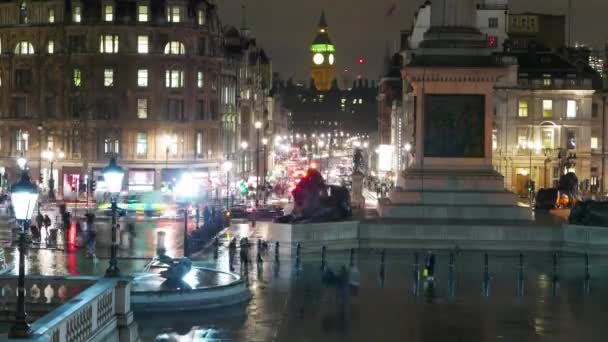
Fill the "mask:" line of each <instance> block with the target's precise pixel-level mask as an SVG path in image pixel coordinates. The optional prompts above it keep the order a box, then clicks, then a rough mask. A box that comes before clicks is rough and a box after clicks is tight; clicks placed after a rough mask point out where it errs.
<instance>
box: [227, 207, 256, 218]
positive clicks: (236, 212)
mask: <svg viewBox="0 0 608 342" xmlns="http://www.w3.org/2000/svg"><path fill="white" fill-rule="evenodd" d="M247 209H251V208H247V206H244V205H240V204H238V205H233V206H232V207H230V217H231V218H233V219H234V218H237V219H238V218H248V217H249V212H248V211H247Z"/></svg>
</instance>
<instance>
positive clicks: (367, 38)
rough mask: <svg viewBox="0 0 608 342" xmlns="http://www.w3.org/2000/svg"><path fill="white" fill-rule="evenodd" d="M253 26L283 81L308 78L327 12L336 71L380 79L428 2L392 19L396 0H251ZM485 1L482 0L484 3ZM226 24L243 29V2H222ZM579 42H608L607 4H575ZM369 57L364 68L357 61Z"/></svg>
mask: <svg viewBox="0 0 608 342" xmlns="http://www.w3.org/2000/svg"><path fill="white" fill-rule="evenodd" d="M246 1H247V18H248V24H249V25H248V26H249V27H250V28H251V29H252V31H253V34H254V35H255V36H256V38H257V40H258V42H259V44H260V45H261V46H262V47H263V48H264V49H266V51H267V52H268V54H269V55H270V57H271V59H272V61H273V67H274V70H275V71H278V72H280V73H281V74H282V75H283V77H284V78H288V77H290V76H293V77H294V78H295V79H296V80H303V81H306V80H308V72H309V55H308V47H309V45H310V43H311V42H312V40H313V38H314V36H315V29H316V25H317V22H318V19H319V15H320V13H321V10H322V9H325V12H326V16H327V21H328V24H329V34H330V37H331V39H332V41H333V43H334V44H335V45H336V49H337V62H336V64H337V69H336V70H337V71H336V73H337V74H338V72H340V73H343V72H344V69H348V70H349V72H350V73H351V74H352V75H351V78H352V77H354V76H356V75H357V74H359V73H362V74H363V75H364V76H366V77H369V78H374V79H375V78H377V77H378V75H379V73H380V67H381V65H382V60H383V56H384V51H385V49H386V46H387V44H388V45H389V47H390V48H391V49H392V48H393V46H395V44H397V42H398V39H399V32H400V31H401V30H402V29H409V28H410V26H411V24H412V20H413V15H414V12H415V11H416V10H417V9H418V7H419V6H420V5H421V4H422V3H423V2H424V0H399V1H397V2H396V4H397V8H396V10H395V11H394V12H393V14H392V16H389V17H387V16H386V14H387V11H388V10H389V8H390V7H391V4H393V3H395V0H287V1H286V0H246ZM480 1H481V0H480ZM217 3H218V5H219V8H220V16H221V19H222V22H223V24H224V25H227V24H230V25H236V26H237V27H238V26H239V23H240V18H241V0H219V1H217ZM511 3H512V12H514V13H520V12H526V11H531V12H543V13H550V14H565V13H566V11H567V6H568V0H511ZM572 3H573V16H574V29H573V31H574V35H573V36H574V41H577V42H581V43H585V44H587V45H592V46H595V47H602V46H603V42H604V40H606V39H608V21H607V20H606V13H608V0H573V1H572ZM359 56H365V58H366V64H365V65H364V67H363V69H362V70H360V68H359V67H358V65H357V63H356V61H357V59H358V57H359Z"/></svg>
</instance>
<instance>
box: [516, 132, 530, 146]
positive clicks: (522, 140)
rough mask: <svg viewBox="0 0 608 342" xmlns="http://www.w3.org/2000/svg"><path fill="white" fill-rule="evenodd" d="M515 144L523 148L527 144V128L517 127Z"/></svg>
mask: <svg viewBox="0 0 608 342" xmlns="http://www.w3.org/2000/svg"><path fill="white" fill-rule="evenodd" d="M517 146H518V147H520V148H522V147H523V148H525V147H526V146H528V128H526V127H518V128H517Z"/></svg>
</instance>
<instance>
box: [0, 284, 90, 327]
mask: <svg viewBox="0 0 608 342" xmlns="http://www.w3.org/2000/svg"><path fill="white" fill-rule="evenodd" d="M97 280H98V278H97V277H80V276H78V277H57V276H30V275H28V276H27V277H26V278H25V289H26V301H25V303H26V306H27V308H28V309H27V310H28V314H29V315H30V316H33V317H41V316H42V315H45V314H47V313H48V312H50V311H52V310H53V309H55V308H57V307H58V306H59V305H61V304H63V303H65V302H67V301H68V300H70V299H71V298H73V297H75V296H76V295H78V294H79V293H80V292H82V291H84V290H86V289H87V288H88V287H90V286H92V285H93V284H95V282H96V281H97ZM16 294H17V278H16V277H15V276H1V277H0V312H1V313H0V321H11V320H12V319H13V317H12V316H13V315H14V311H15V305H16V303H17V295H16Z"/></svg>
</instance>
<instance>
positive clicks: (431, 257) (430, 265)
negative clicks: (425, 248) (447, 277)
mask: <svg viewBox="0 0 608 342" xmlns="http://www.w3.org/2000/svg"><path fill="white" fill-rule="evenodd" d="M425 271H426V272H425V273H426V274H425V275H426V277H427V280H429V281H433V280H434V279H435V254H433V252H431V251H429V252H428V253H427V255H426V262H425Z"/></svg>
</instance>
